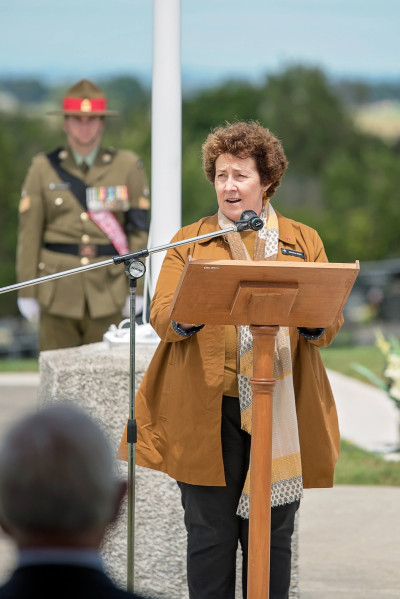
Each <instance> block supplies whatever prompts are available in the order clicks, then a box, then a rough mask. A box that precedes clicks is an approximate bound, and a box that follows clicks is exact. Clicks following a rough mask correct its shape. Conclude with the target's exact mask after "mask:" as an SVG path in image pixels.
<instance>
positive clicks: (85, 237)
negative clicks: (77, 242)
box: [81, 235, 90, 243]
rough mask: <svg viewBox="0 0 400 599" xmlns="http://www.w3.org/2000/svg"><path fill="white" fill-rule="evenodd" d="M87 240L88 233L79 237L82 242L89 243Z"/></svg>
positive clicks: (88, 239) (88, 238)
mask: <svg viewBox="0 0 400 599" xmlns="http://www.w3.org/2000/svg"><path fill="white" fill-rule="evenodd" d="M89 241H90V237H89V235H82V237H81V242H82V243H89Z"/></svg>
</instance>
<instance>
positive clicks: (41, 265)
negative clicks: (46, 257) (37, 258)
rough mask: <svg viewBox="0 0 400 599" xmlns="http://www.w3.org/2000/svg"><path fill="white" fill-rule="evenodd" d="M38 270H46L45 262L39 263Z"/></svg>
mask: <svg viewBox="0 0 400 599" xmlns="http://www.w3.org/2000/svg"><path fill="white" fill-rule="evenodd" d="M38 269H39V270H44V262H39V264H38Z"/></svg>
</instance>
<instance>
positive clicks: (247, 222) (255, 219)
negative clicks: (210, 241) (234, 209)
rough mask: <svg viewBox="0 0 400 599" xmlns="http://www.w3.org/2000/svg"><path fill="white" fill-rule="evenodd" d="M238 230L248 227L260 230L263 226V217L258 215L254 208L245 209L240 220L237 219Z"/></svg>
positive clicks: (244, 229)
mask: <svg viewBox="0 0 400 599" xmlns="http://www.w3.org/2000/svg"><path fill="white" fill-rule="evenodd" d="M235 225H236V227H237V231H239V232H240V231H246V229H253V231H259V230H260V229H262V228H263V226H264V223H263V221H262V219H261V218H260V217H259V216H257V214H256V213H255V212H254V210H245V211H244V212H242V214H241V215H240V220H237V221H235Z"/></svg>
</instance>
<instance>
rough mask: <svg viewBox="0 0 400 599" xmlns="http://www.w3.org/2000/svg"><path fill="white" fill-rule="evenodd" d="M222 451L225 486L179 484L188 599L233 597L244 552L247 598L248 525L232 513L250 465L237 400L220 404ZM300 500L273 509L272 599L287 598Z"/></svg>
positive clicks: (243, 576)
mask: <svg viewBox="0 0 400 599" xmlns="http://www.w3.org/2000/svg"><path fill="white" fill-rule="evenodd" d="M221 428H222V430H221V434H222V451H223V458H224V467H225V478H226V487H205V486H200V485H188V484H186V483H178V485H179V487H180V489H181V493H182V505H183V507H184V510H185V526H186V530H187V533H188V547H187V576H188V586H189V596H190V599H234V597H235V570H236V551H237V547H238V543H239V541H240V544H241V547H242V554H243V573H242V581H243V597H244V598H246V596H247V545H248V535H249V521H248V520H244V519H243V518H240V517H239V516H237V515H236V510H237V506H238V502H239V498H240V495H241V492H242V489H243V484H244V480H245V478H246V473H247V470H248V466H249V458H250V439H251V437H250V435H249V434H248V433H246V432H244V431H243V430H241V428H240V410H239V401H238V399H237V398H233V397H224V398H223V400H222V427H221ZM298 506H299V502H298V501H296V502H295V503H291V504H287V505H284V506H279V507H275V508H272V509H271V570H270V599H287V598H288V597H289V585H290V568H291V538H292V534H293V527H294V517H295V513H296V510H297V508H298Z"/></svg>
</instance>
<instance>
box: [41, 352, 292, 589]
mask: <svg viewBox="0 0 400 599" xmlns="http://www.w3.org/2000/svg"><path fill="white" fill-rule="evenodd" d="M155 347H156V345H155V344H136V364H135V384H136V389H137V387H138V385H139V384H140V382H141V380H142V377H143V374H144V372H145V370H146V368H147V366H148V364H149V362H150V360H151V357H152V356H153V353H154V350H155ZM39 367H40V385H39V403H40V404H41V405H44V404H46V403H48V402H54V401H60V400H61V401H71V402H73V403H75V404H77V405H78V406H79V407H81V408H82V409H84V410H85V411H87V412H88V413H89V414H90V415H91V416H92V417H93V418H94V419H95V420H96V421H97V422H98V423H99V424H100V426H101V427H102V428H103V429H104V430H105V432H106V433H107V435H108V436H109V438H110V440H111V443H112V444H113V446H114V447H115V449H117V447H118V445H119V442H120V438H121V435H122V432H123V430H124V426H125V422H126V419H127V417H128V410H129V347H127V346H123V347H118V346H114V347H110V346H109V345H108V344H106V343H94V344H91V345H85V346H82V347H76V348H71V349H63V350H56V351H47V352H42V353H41V354H40V360H39ZM120 464H121V475H122V476H126V475H127V467H126V464H125V463H121V462H120ZM135 479H136V484H135V495H136V497H135V500H136V515H135V527H134V528H135V530H134V534H135V590H137V591H141V592H144V593H154V594H156V595H158V596H159V597H170V598H173V599H187V598H188V592H187V586H186V531H185V528H184V524H183V510H182V506H181V503H180V493H179V489H178V487H177V484H176V482H175V481H174V480H172V479H171V478H170V477H168V476H167V475H165V474H163V473H160V472H155V471H153V470H148V469H147V468H141V467H140V466H137V467H136V470H135ZM297 544H298V541H297V523H296V530H295V535H294V539H293V546H292V549H293V565H292V587H291V592H290V598H291V599H296V598H298V597H299V593H298V573H297ZM102 553H103V557H104V561H105V565H106V568H107V571H108V572H109V574H110V575H111V576H112V578H113V579H114V580H115V581H116V582H117V583H118V584H119V585H120V586H122V587H124V586H125V585H126V571H127V566H126V555H127V515H126V504H125V507H124V510H123V512H122V514H121V517H120V518H119V520H118V522H117V523H116V525H115V526H114V528H113V529H112V530H110V531H109V534H108V536H107V539H106V541H105V543H104V547H103V549H102ZM239 560H240V556H238V561H239ZM240 584H241V581H240V567H239V568H238V580H237V593H236V594H237V597H240V596H241V594H240V590H239V589H240ZM221 599H222V598H221Z"/></svg>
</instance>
